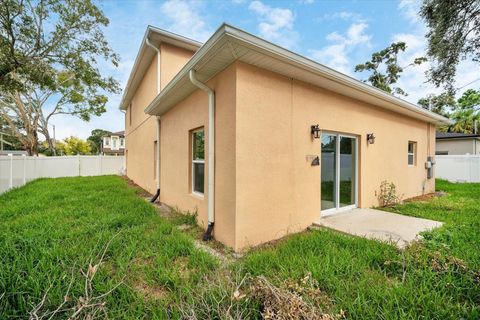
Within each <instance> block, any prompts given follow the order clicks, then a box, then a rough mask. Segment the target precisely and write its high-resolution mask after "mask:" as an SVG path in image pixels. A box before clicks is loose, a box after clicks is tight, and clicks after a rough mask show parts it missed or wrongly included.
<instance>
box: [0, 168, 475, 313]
mask: <svg viewBox="0 0 480 320" xmlns="http://www.w3.org/2000/svg"><path fill="white" fill-rule="evenodd" d="M437 189H439V190H444V191H446V192H447V196H444V197H441V198H434V199H432V200H429V201H426V202H411V203H406V204H403V205H399V206H396V207H394V208H390V209H389V210H391V211H395V212H401V213H403V214H407V215H413V216H418V217H424V218H430V219H436V220H440V221H443V222H445V225H444V227H442V228H441V229H439V230H435V231H433V232H429V233H426V234H425V235H424V237H425V240H424V241H423V242H421V243H417V244H415V245H412V246H410V247H408V248H407V249H406V250H404V251H399V250H398V249H396V248H395V247H394V246H391V245H388V244H385V243H380V242H376V241H373V240H367V239H361V238H357V237H353V236H348V235H344V234H341V233H338V232H335V231H331V230H328V229H321V230H315V231H308V232H304V233H302V234H297V235H292V236H289V237H286V238H285V239H283V240H281V241H278V242H276V243H274V244H271V245H266V246H264V247H262V248H257V249H252V250H250V251H249V252H248V253H247V254H246V255H245V256H244V257H243V258H241V259H236V260H233V259H232V260H231V262H229V263H224V262H222V261H219V260H218V259H217V258H215V257H214V256H212V255H210V254H208V253H205V252H204V251H202V250H200V249H197V248H196V246H195V245H194V238H195V237H197V236H198V232H195V231H190V232H187V231H180V230H179V229H178V228H176V227H175V226H176V225H178V224H185V223H186V222H187V223H192V222H193V221H194V219H192V218H191V217H186V218H175V217H174V218H170V219H167V218H164V217H161V216H160V215H159V214H158V212H157V209H156V208H155V207H154V206H152V205H151V204H149V203H147V202H146V201H144V200H143V199H141V198H140V197H139V196H138V194H137V191H136V190H134V189H133V188H131V187H129V186H128V185H127V183H126V182H125V181H124V180H122V179H121V178H119V177H115V176H105V177H89V178H62V179H41V180H37V181H35V182H32V183H30V184H28V185H27V186H25V187H23V188H20V189H16V190H13V191H11V192H8V193H6V194H4V195H1V196H0V318H1V319H4V318H26V317H28V315H29V313H31V312H32V310H35V306H39V307H38V309H39V310H38V311H37V314H39V315H41V314H47V315H48V314H49V312H50V313H51V312H52V311H54V310H55V309H56V308H57V307H59V306H61V312H59V313H57V314H55V318H64V317H66V316H67V315H71V312H72V311H71V309H69V308H74V309H73V310H78V308H79V307H78V306H79V305H82V301H84V300H85V297H86V296H88V297H90V302H91V304H94V303H95V302H98V304H99V305H97V306H94V307H91V308H90V307H89V305H86V306H85V307H84V308H85V309H84V310H83V311H85V313H84V314H86V313H87V311H89V312H90V311H91V312H98V313H97V315H102V312H103V311H105V312H106V313H107V314H108V316H109V317H110V318H115V319H117V318H123V319H138V318H146V319H151V318H156V319H162V318H179V317H181V316H182V315H183V316H186V314H189V315H192V316H194V317H196V318H198V319H204V318H212V319H215V318H217V319H218V318H229V317H237V318H258V317H260V316H261V313H264V314H265V313H266V311H265V310H276V309H275V308H278V305H279V304H280V303H279V301H280V300H278V299H277V300H276V302H277V306H275V303H274V302H275V301H273V300H272V298H271V297H272V296H275V297H277V298H278V292H276V291H275V292H276V293H275V294H271V292H272V290H274V289H271V288H272V287H273V288H279V289H280V290H283V291H281V292H283V293H285V292H293V293H295V294H296V295H298V296H302V297H303V298H304V299H303V300H304V301H307V302H308V303H309V304H310V305H314V307H318V310H321V311H322V312H326V313H328V314H330V315H339V314H343V317H345V318H352V319H355V318H361V319H461V318H464V319H478V318H480V249H479V248H480V185H479V184H451V183H447V182H443V181H438V182H437ZM192 230H193V229H192ZM103 253H104V255H103ZM102 255H103V258H102ZM99 261H102V263H100V264H99ZM89 264H91V266H90V268H89ZM97 264H98V269H96V267H95V265H97ZM82 272H83V273H82ZM93 275H94V276H93ZM306 275H311V276H310V277H307V278H308V279H309V280H308V281H305V279H306V277H305V276H306ZM258 276H262V278H259V277H258ZM258 279H264V280H262V281H267V282H268V284H269V285H267V286H263V287H262V286H261V284H262V283H263V282H258V281H257V282H255V281H254V280H258ZM86 280H87V291H85V287H86V286H85V283H86ZM90 280H91V281H90ZM90 283H91V286H90ZM270 284H271V285H270ZM265 288H268V290H267V291H268V292H267V291H265V290H264V289H265ZM262 290H263V291H262ZM275 290H276V289H275ZM279 292H280V291H279ZM67 293H68V294H67ZM102 294H106V295H105V296H102ZM65 295H67V296H68V298H67V299H66V302H65V303H64V304H63V305H61V304H62V302H63V301H64V296H65ZM244 295H245V296H244ZM313 295H315V296H313ZM43 297H45V299H44V302H43V303H42V298H43ZM91 297H93V298H95V297H99V298H98V299H97V300H95V299H92V298H91ZM288 297H289V299H293V300H287V301H285V300H282V301H280V302H282V303H281V306H280V307H290V306H296V305H297V304H301V303H303V302H299V301H298V300H294V298H295V296H294V295H293V296H288ZM317 298H319V299H317ZM269 299H270V300H269ZM292 301H293V302H292ZM104 304H105V305H104ZM75 308H76V309H75ZM89 308H90V309H89ZM269 308H270V309H269ZM272 308H273V309H272ZM63 309H69V310H67V311H65V312H63V311H62V310H63ZM87 309H88V310H87ZM92 310H93V311H92ZM338 317H341V316H338ZM338 317H337V318H338ZM47 318H48V317H47ZM332 318H334V317H332ZM324 319H327V318H324Z"/></svg>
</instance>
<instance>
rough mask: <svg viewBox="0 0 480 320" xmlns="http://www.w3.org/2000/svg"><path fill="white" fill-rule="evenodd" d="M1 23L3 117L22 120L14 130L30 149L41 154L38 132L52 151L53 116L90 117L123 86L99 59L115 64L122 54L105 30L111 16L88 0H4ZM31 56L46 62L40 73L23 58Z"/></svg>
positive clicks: (0, 97)
mask: <svg viewBox="0 0 480 320" xmlns="http://www.w3.org/2000/svg"><path fill="white" fill-rule="evenodd" d="M0 24H1V29H0V35H1V42H0V44H1V49H0V52H1V53H0V54H1V55H2V57H3V56H5V57H6V58H5V59H2V60H6V61H7V63H6V64H7V66H6V67H4V66H1V68H0V69H2V70H3V72H4V73H3V75H2V73H0V77H3V80H1V79H0V80H1V81H4V87H5V86H7V87H8V90H7V89H4V90H1V92H0V116H1V117H3V118H4V119H5V121H6V122H7V123H8V124H9V125H10V126H12V127H13V124H14V123H15V122H20V123H21V124H22V126H21V128H17V130H13V132H14V134H15V136H16V137H17V138H18V139H22V138H21V137H22V136H24V139H23V140H24V141H23V144H25V145H26V149H27V151H28V152H29V154H35V153H37V149H38V143H37V140H38V138H37V135H38V133H41V134H43V135H44V136H45V138H46V141H47V142H48V144H49V148H50V149H51V150H53V144H52V140H51V138H50V132H49V128H48V127H49V122H50V119H51V118H52V117H53V116H55V115H58V114H69V115H73V116H76V117H79V118H80V119H82V120H85V121H88V120H89V119H90V117H91V116H92V115H93V116H99V115H101V114H102V113H104V112H105V111H106V110H105V105H106V103H107V101H108V99H107V97H106V94H107V93H109V92H118V91H119V86H118V82H117V81H116V80H114V79H113V78H111V77H103V76H102V75H101V74H100V71H99V70H98V68H97V58H98V57H99V56H100V57H103V58H104V59H106V60H107V61H110V62H112V63H113V64H114V65H117V63H118V58H117V56H116V55H115V54H114V53H113V52H112V50H111V49H110V47H109V46H108V43H107V41H106V40H105V38H104V35H103V33H102V30H101V27H103V26H106V25H107V24H108V19H107V18H106V17H105V16H104V15H103V13H102V12H101V11H100V10H99V9H98V8H97V7H96V6H94V5H93V4H92V3H91V2H90V1H84V0H69V1H61V0H48V1H47V0H39V1H32V0H25V1H22V0H9V1H4V2H2V5H0ZM31 52H34V53H31ZM31 56H33V58H32V59H33V60H34V61H35V64H36V65H40V66H42V67H41V68H42V72H43V73H42V75H41V77H40V78H38V77H35V76H32V75H34V74H36V72H37V71H38V70H36V69H35V68H33V69H29V68H28V66H29V63H26V65H22V63H21V61H24V60H28V59H26V58H25V57H31ZM9 59H10V60H9ZM17 59H19V62H18V63H9V62H8V61H13V62H15V61H16V60H17ZM12 66H13V67H12ZM5 70H7V71H8V72H5ZM6 78H8V79H7V80H5V79H6ZM40 80H41V81H40ZM13 82H15V83H14V85H13V86H9V84H12V83H13Z"/></svg>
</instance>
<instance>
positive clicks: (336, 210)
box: [320, 131, 360, 217]
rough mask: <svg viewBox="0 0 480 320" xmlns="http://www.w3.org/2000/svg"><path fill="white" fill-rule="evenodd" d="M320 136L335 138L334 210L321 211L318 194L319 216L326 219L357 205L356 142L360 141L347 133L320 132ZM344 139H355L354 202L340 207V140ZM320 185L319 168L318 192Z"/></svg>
mask: <svg viewBox="0 0 480 320" xmlns="http://www.w3.org/2000/svg"><path fill="white" fill-rule="evenodd" d="M321 134H322V135H324V134H328V135H333V136H335V137H336V141H335V149H336V152H335V153H336V155H335V171H336V172H335V183H334V185H335V186H336V188H335V200H336V203H335V208H330V209H326V210H322V197H321V194H320V216H321V217H327V216H330V215H334V214H337V213H340V212H343V211H347V210H351V209H354V208H357V204H358V186H359V183H358V141H359V140H360V139H359V138H358V136H356V135H353V134H347V133H339V132H335V131H322V133H321ZM342 137H344V138H351V139H355V202H354V204H352V205H348V206H344V207H340V139H341V138H342ZM321 141H322V139H321V137H320V159H322V144H321ZM320 166H322V163H321V161H320ZM321 184H322V170H321V167H320V192H321V190H322V187H321Z"/></svg>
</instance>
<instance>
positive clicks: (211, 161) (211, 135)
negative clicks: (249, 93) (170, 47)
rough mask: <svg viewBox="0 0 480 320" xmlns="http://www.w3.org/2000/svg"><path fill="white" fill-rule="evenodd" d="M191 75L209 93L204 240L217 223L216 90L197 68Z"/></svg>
mask: <svg viewBox="0 0 480 320" xmlns="http://www.w3.org/2000/svg"><path fill="white" fill-rule="evenodd" d="M189 76H190V81H191V82H192V83H193V85H195V86H197V87H198V88H199V89H201V90H203V91H205V92H207V93H208V138H207V139H208V178H207V179H208V200H207V201H208V206H207V207H208V228H207V231H206V232H205V234H204V236H203V240H210V238H211V233H212V231H213V225H214V224H215V207H214V204H215V91H213V90H212V89H211V88H209V87H208V86H207V85H206V84H204V83H202V82H200V81H198V80H197V78H196V74H195V70H193V69H191V70H190V73H189Z"/></svg>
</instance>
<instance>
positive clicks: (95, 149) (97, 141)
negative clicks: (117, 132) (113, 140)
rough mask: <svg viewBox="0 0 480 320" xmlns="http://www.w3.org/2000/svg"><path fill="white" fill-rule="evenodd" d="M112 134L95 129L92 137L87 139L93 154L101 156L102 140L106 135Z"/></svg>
mask: <svg viewBox="0 0 480 320" xmlns="http://www.w3.org/2000/svg"><path fill="white" fill-rule="evenodd" d="M109 134H111V132H110V131H106V130H103V129H94V130H92V132H91V134H90V137H88V138H87V141H88V142H89V143H90V146H91V148H92V154H99V153H100V151H101V145H102V138H103V137H104V136H106V135H109Z"/></svg>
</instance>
